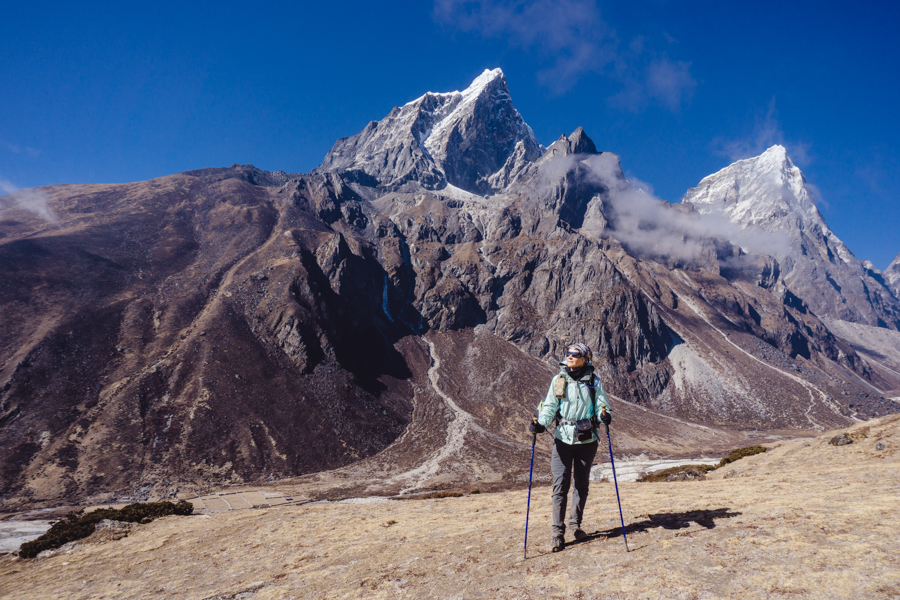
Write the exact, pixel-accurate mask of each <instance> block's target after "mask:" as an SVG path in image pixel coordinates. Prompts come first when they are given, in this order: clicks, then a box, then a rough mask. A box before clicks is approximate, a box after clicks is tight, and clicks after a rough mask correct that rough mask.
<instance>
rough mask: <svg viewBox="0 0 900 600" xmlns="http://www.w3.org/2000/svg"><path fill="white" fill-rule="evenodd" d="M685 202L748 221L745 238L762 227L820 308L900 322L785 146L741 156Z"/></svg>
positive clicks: (762, 242) (791, 284) (773, 250)
mask: <svg viewBox="0 0 900 600" xmlns="http://www.w3.org/2000/svg"><path fill="white" fill-rule="evenodd" d="M682 202H683V203H685V204H690V205H692V206H693V207H694V208H696V210H697V211H698V212H699V213H701V214H713V215H720V216H724V217H725V218H727V219H728V220H729V221H731V222H732V223H735V224H737V225H739V226H740V228H741V229H742V234H741V235H742V239H733V240H732V241H733V242H734V243H738V244H740V245H745V244H747V243H749V242H748V240H750V241H751V242H752V241H753V240H754V232H767V233H769V234H776V236H777V237H759V236H757V237H756V238H755V240H756V242H757V245H759V246H762V247H760V248H757V250H758V251H762V252H764V253H766V254H771V255H775V256H776V257H777V258H778V259H779V260H780V261H781V262H782V263H783V266H784V271H785V282H786V283H787V285H788V288H790V290H791V291H792V293H794V294H796V295H797V296H799V297H801V298H803V299H804V300H805V301H806V302H807V303H808V305H809V307H810V308H811V309H812V310H813V312H815V313H816V314H818V315H821V316H828V317H832V318H836V319H843V320H847V321H854V322H859V323H865V324H868V325H873V326H881V327H890V328H892V329H897V328H898V327H900V313H898V311H897V309H896V303H895V302H894V300H893V298H891V296H892V294H891V292H889V291H888V289H887V288H886V287H885V286H884V285H883V284H882V283H881V282H880V281H879V280H878V279H876V278H874V277H873V276H872V274H871V273H870V272H869V269H867V268H866V266H865V265H864V264H863V263H862V262H861V261H860V260H859V259H857V258H856V257H855V256H854V255H853V253H852V252H851V251H850V249H849V248H847V246H846V245H845V244H844V242H842V241H841V240H840V239H839V238H838V237H837V235H835V234H834V232H833V231H832V230H831V229H830V228H829V227H828V225H827V224H826V223H825V219H824V218H823V217H822V214H821V213H820V212H819V209H818V208H817V207H816V203H815V196H814V192H813V188H811V187H810V185H809V184H808V183H807V181H806V178H805V177H804V176H803V173H801V172H800V169H798V168H797V167H796V166H795V165H794V164H793V162H791V159H790V157H788V155H787V151H786V150H785V148H784V147H783V146H780V145H775V146H772V147H771V148H769V149H768V150H766V151H765V152H763V153H762V154H760V155H759V156H756V157H753V158H747V159H743V160H739V161H737V162H735V163H733V164H731V165H729V166H727V167H725V168H724V169H722V170H721V171H719V172H718V173H714V174H713V175H710V176H708V177H705V178H704V179H703V180H701V181H700V183H699V184H698V185H697V187H694V188H691V189H690V190H688V191H687V193H686V194H685V196H684V198H683V199H682Z"/></svg>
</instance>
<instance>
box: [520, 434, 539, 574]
mask: <svg viewBox="0 0 900 600" xmlns="http://www.w3.org/2000/svg"><path fill="white" fill-rule="evenodd" d="M536 439H537V434H536V433H532V434H531V466H530V467H528V507H527V508H526V509H525V549H524V550H523V551H522V560H524V559H526V558H528V513H529V512H530V511H531V475H532V474H533V473H534V442H535V440H536Z"/></svg>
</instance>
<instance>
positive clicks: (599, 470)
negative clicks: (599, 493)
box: [591, 456, 720, 481]
mask: <svg viewBox="0 0 900 600" xmlns="http://www.w3.org/2000/svg"><path fill="white" fill-rule="evenodd" d="M598 458H599V456H598ZM607 458H608V457H607ZM719 460H720V459H718V458H687V459H678V460H651V459H649V458H645V457H643V456H638V457H637V458H633V459H623V460H617V461H616V480H617V481H637V478H638V477H640V476H641V474H642V473H653V472H654V471H661V470H662V469H668V468H670V467H680V466H681V465H717V464H719ZM602 479H608V480H610V481H612V468H611V467H610V466H609V462H605V463H601V464H597V465H594V467H593V468H592V469H591V481H600V480H602Z"/></svg>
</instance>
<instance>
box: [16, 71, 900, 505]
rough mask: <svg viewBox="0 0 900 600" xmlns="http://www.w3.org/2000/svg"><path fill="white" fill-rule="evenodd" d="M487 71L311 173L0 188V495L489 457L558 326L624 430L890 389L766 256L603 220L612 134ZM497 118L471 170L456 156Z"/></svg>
mask: <svg viewBox="0 0 900 600" xmlns="http://www.w3.org/2000/svg"><path fill="white" fill-rule="evenodd" d="M488 75H489V76H487V77H485V78H484V80H483V81H482V82H481V84H483V87H482V88H478V87H477V86H476V88H475V89H474V91H472V93H470V94H463V95H462V96H461V97H460V98H463V96H464V97H465V101H464V102H463V101H461V100H460V99H455V98H456V96H453V97H452V98H450V99H449V100H448V102H449V104H448V106H451V107H454V108H453V109H452V111H451V113H450V114H449V116H447V117H446V119H449V122H448V123H447V124H446V125H444V126H441V127H444V129H441V127H438V125H435V126H434V127H432V128H431V129H427V130H421V131H420V129H417V127H418V126H419V125H421V122H420V121H419V120H417V119H418V117H419V116H422V115H421V114H419V113H416V112H410V111H427V110H431V109H432V108H434V106H432V104H433V103H432V102H431V101H425V100H423V101H422V102H420V103H412V104H410V105H408V106H407V107H404V108H403V109H402V110H400V111H399V113H397V114H399V115H400V116H401V117H403V118H400V117H398V118H396V119H393V118H392V119H386V120H385V121H382V122H379V123H376V124H374V125H372V126H371V127H369V128H367V129H366V130H364V131H363V132H361V133H360V134H359V135H358V136H356V137H355V138H354V139H353V141H352V143H351V142H348V141H346V140H344V141H342V142H339V143H338V144H336V145H335V148H334V149H333V150H332V152H331V153H330V154H329V157H328V158H327V159H326V161H325V163H324V164H323V167H320V169H318V170H316V171H315V172H313V173H311V174H306V175H290V176H289V175H286V174H284V173H281V172H265V171H261V170H258V169H255V168H253V167H250V166H237V165H235V166H232V167H230V168H227V169H203V170H200V171H192V172H187V173H182V174H178V175H172V176H168V177H163V178H160V179H154V180H151V181H146V182H139V183H131V184H122V185H82V186H54V187H50V188H45V189H43V190H39V192H40V193H42V194H44V195H45V197H46V200H47V205H48V207H49V208H50V210H52V211H53V213H54V215H55V216H56V219H55V220H54V221H46V220H44V219H42V218H40V217H39V216H37V215H35V214H33V213H29V212H27V211H25V210H23V209H11V210H6V211H4V213H3V215H2V219H3V220H2V221H0V235H2V237H0V321H2V322H3V323H4V326H5V333H4V336H3V338H2V341H0V386H2V387H0V458H2V460H0V505H3V506H6V507H8V508H20V507H23V506H38V505H47V504H54V503H59V502H64V501H66V500H71V501H79V502H80V501H82V500H83V499H85V498H93V499H94V500H95V501H97V502H100V501H109V500H119V499H123V498H125V497H128V498H146V497H148V496H149V495H151V494H152V495H154V496H171V495H173V494H176V493H177V492H179V491H180V492H186V491H193V492H199V491H203V490H209V489H215V488H217V487H221V486H224V485H233V484H240V483H250V482H253V483H262V482H267V481H275V480H280V479H284V478H288V477H297V476H303V477H306V478H307V479H314V478H316V477H317V476H316V475H313V474H316V473H338V474H342V477H343V479H344V481H343V483H341V484H340V485H338V486H337V488H335V487H334V481H330V482H329V483H328V486H327V487H328V489H329V490H332V491H333V492H334V493H338V491H339V490H344V491H346V492H348V493H349V492H350V491H351V489H352V490H368V491H367V492H366V493H396V492H399V491H407V492H413V491H422V490H427V489H433V488H440V487H447V486H452V485H465V484H478V485H485V484H488V483H490V484H491V485H494V486H498V487H502V486H504V485H505V486H509V485H514V483H515V482H516V481H518V480H520V479H521V475H522V473H521V469H520V468H511V467H510V466H509V465H510V464H512V463H510V457H512V456H514V455H516V456H517V455H518V453H520V452H521V451H522V448H523V447H524V445H525V444H527V442H528V436H527V434H525V433H524V432H523V423H524V422H526V421H527V418H528V415H529V414H530V413H531V411H532V410H533V408H534V406H535V405H536V404H537V402H538V401H539V400H540V398H541V397H542V396H543V394H544V393H545V391H546V387H547V385H548V383H549V378H550V376H551V375H552V373H553V372H554V371H555V370H556V366H555V365H556V361H557V360H558V358H559V356H560V353H561V351H562V349H563V348H564V347H565V345H566V344H567V343H569V342H571V341H572V340H575V339H580V340H584V341H586V342H588V343H589V344H590V345H591V346H592V347H593V348H594V349H595V357H596V358H595V363H596V365H597V370H598V373H599V374H600V376H601V377H602V379H603V381H604V384H605V386H606V388H607V390H608V391H609V392H610V393H611V394H612V395H613V396H614V401H615V402H616V403H617V406H615V407H614V412H615V414H616V415H617V416H616V419H617V420H616V424H617V426H618V427H621V432H622V449H623V450H625V451H627V452H629V453H633V454H639V453H649V454H666V455H684V454H689V453H692V452H696V451H701V450H708V451H715V450H725V449H727V448H729V447H733V446H735V445H740V444H739V442H742V441H746V440H747V439H756V438H757V437H759V436H760V435H764V434H760V433H758V432H759V431H766V430H782V429H791V430H823V429H825V428H830V427H837V426H843V425H846V424H849V423H851V422H853V421H854V419H865V418H869V417H872V416H877V415H883V414H887V413H889V412H893V411H895V410H897V405H896V403H894V402H891V401H890V400H887V399H885V398H884V390H890V389H895V388H900V378H896V377H895V375H893V374H892V373H893V371H891V370H890V369H879V368H874V367H873V366H872V362H871V356H873V355H872V354H871V353H869V354H867V355H866V356H867V358H866V359H865V360H863V359H862V358H861V357H860V355H859V354H857V352H856V350H855V349H854V347H853V346H852V345H851V344H850V343H848V342H847V341H845V340H843V339H842V338H840V337H838V336H836V335H835V334H834V333H832V331H831V330H829V329H828V327H827V326H826V325H825V324H824V323H823V322H822V321H821V320H820V319H819V318H818V317H817V316H816V315H815V314H813V313H812V312H811V311H810V310H809V309H808V307H807V306H806V305H805V304H804V302H803V300H802V298H798V297H796V296H794V295H793V294H792V293H791V292H790V290H788V289H787V288H786V287H785V285H784V281H783V278H782V277H781V275H780V271H779V268H778V265H777V261H774V260H773V259H771V257H766V256H753V257H748V256H744V255H742V254H741V250H740V248H736V247H735V246H733V245H731V244H729V243H728V242H727V241H725V240H721V239H714V238H709V237H704V236H699V235H698V236H694V237H693V238H688V237H685V239H684V240H683V242H684V243H683V244H682V245H683V246H684V247H685V248H689V249H691V252H690V253H688V254H682V255H679V256H677V257H672V256H660V255H654V254H652V253H648V252H645V251H642V250H641V249H640V248H635V247H633V246H630V245H629V244H627V243H623V242H620V241H618V238H617V237H616V235H619V234H621V233H622V232H623V231H624V229H623V228H624V227H625V226H626V225H627V223H626V221H625V217H624V216H623V215H624V214H625V213H624V210H623V204H622V198H623V196H622V194H625V193H626V192H627V193H630V192H629V190H630V188H629V186H628V183H627V181H625V179H624V177H623V176H622V169H621V167H620V166H619V161H618V158H617V157H616V156H615V155H612V154H610V153H607V152H603V153H598V152H597V149H596V147H595V146H594V144H593V142H592V141H591V140H590V139H589V138H588V136H587V135H586V134H585V133H584V131H583V130H581V129H579V130H576V131H575V132H574V133H573V134H572V135H570V136H562V137H561V138H560V139H559V140H557V141H556V142H554V143H553V144H552V145H551V146H550V147H549V148H546V149H541V148H536V147H534V146H533V144H532V141H533V140H531V137H529V131H530V130H528V129H527V125H524V122H522V121H521V117H519V116H518V113H517V112H515V111H514V110H513V109H512V108H511V104H509V105H508V106H507V105H506V104H505V103H509V102H510V100H509V96H508V89H507V88H506V83H505V80H503V79H502V73H499V71H498V72H489V73H488ZM481 84H480V85H481ZM473 85H474V84H473ZM479 90H481V92H479ZM482 92H483V93H482ZM479 94H480V95H479ZM426 100H427V98H426ZM495 101H498V102H501V104H503V105H504V106H505V108H504V109H503V110H502V111H500V112H499V113H498V114H497V115H493V116H490V114H488V113H485V110H486V109H485V107H486V106H491V103H492V102H495ZM454 103H455V104H454ZM442 106H443V105H442ZM410 107H411V108H410ZM429 107H431V108H429ZM448 110H449V109H448ZM404 111H405V112H404ZM401 113H402V114H401ZM407 113H408V114H407ZM392 114H394V113H392ZM441 114H443V113H441ZM486 114H488V116H485V115H486ZM395 116H396V115H395ZM488 117H490V118H488ZM429 118H437V117H435V116H434V115H432V116H431V117H429ZM417 123H418V124H419V125H417ZM429 123H431V121H429ZM432 124H434V123H432ZM386 127H387V128H391V127H394V128H397V129H396V130H391V131H387V132H386V131H385V128H386ZM404 127H408V128H410V129H409V130H408V131H407V130H406V129H403V128H404ZM446 127H451V129H452V131H449V130H446ZM427 131H440V132H441V136H442V137H441V138H440V140H441V142H440V144H438V146H433V148H437V147H439V148H440V156H441V157H444V158H442V159H441V160H444V159H446V161H447V164H452V165H455V166H454V167H453V169H456V170H453V169H451V171H452V172H451V176H450V177H449V179H447V178H444V179H442V178H441V177H437V178H432V177H428V178H421V181H420V180H418V179H416V177H417V175H416V174H417V173H423V172H425V171H427V172H429V173H433V172H438V174H440V173H441V172H440V169H438V171H433V170H432V167H434V168H435V169H437V168H438V167H437V166H435V165H431V164H430V163H428V162H427V161H428V160H431V159H430V158H429V156H430V155H429V153H428V152H426V151H423V150H422V148H421V147H419V145H418V144H420V143H422V144H424V146H423V147H424V148H426V150H427V148H428V147H429V145H428V143H427V142H428V140H425V141H424V142H423V141H422V140H421V139H420V138H418V137H416V136H417V135H420V134H421V135H424V133H425V132H427ZM491 132H493V133H491ZM501 133H502V134H503V135H502V136H500V137H502V139H503V140H505V142H504V145H503V148H502V150H503V151H502V152H501V153H500V154H499V155H492V157H491V160H490V161H488V163H485V165H488V166H487V167H484V165H482V167H484V168H487V169H488V171H485V170H484V168H481V167H478V165H479V164H480V163H478V161H477V160H475V158H473V156H474V155H473V156H469V157H468V158H467V159H466V161H462V162H459V161H458V160H457V158H458V157H459V156H462V155H461V154H460V153H463V154H465V149H466V148H468V147H473V148H483V147H484V144H485V143H486V140H487V141H489V140H490V139H492V138H491V136H492V135H500V134H501ZM445 134H446V135H445ZM523 136H524V137H523ZM515 140H518V141H516V142H515V144H513V141H515ZM476 142H477V143H476ZM391 144H393V145H391ZM411 144H412V146H411ZM472 144H474V145H472ZM413 146H415V147H413ZM361 149H364V151H365V156H363V157H359V156H355V155H353V154H352V153H353V152H362V151H363V150H361ZM498 151H499V150H498ZM539 151H540V152H539ZM479 152H480V151H479ZM504 153H507V154H504ZM538 154H539V155H538ZM504 156H505V157H506V158H505V159H504V160H501V159H503V157H504ZM390 157H395V158H397V161H399V162H397V168H398V169H399V168H400V166H403V172H402V173H400V172H399V171H397V170H396V169H394V170H392V169H389V168H382V167H384V165H385V164H393V163H385V161H386V160H388V158H390ZM398 157H407V158H409V157H412V158H410V161H411V162H404V161H401V160H400V158H398ZM454 157H456V158H454ZM413 158H414V160H413ZM470 159H471V160H470ZM423 161H425V162H423ZM472 161H475V162H472ZM441 164H444V163H441ZM499 164H502V165H503V167H502V168H501V170H500V171H497V172H496V173H494V175H497V177H494V176H493V175H490V176H489V175H488V172H489V171H490V169H493V168H494V167H495V166H496V165H499ZM373 165H374V166H378V168H377V169H375V168H374V166H373ZM423 165H425V166H423ZM425 167H427V168H425ZM476 167H478V168H476ZM448 168H449V167H448ZM366 169H369V171H367V170H366ZM423 169H424V170H423ZM498 174H499V175H498ZM444 175H446V174H444ZM500 175H502V177H501V176H500ZM501 180H502V182H503V185H501V184H500V183H498V182H500V181H501ZM457 184H458V185H459V186H469V187H470V188H471V189H463V188H461V187H457ZM485 186H487V187H485ZM498 186H499V187H498ZM487 189H489V190H490V191H491V192H496V193H493V194H490V195H484V196H483V195H479V194H478V193H476V192H479V191H482V192H484V190H487ZM30 193H37V192H30ZM484 193H488V192H484ZM627 197H628V198H630V199H634V196H633V195H630V196H627ZM12 204H15V203H12ZM665 210H671V211H674V212H672V214H673V215H674V214H676V213H677V214H681V213H680V212H679V211H682V210H683V209H682V208H679V207H673V208H670V209H665ZM667 214H668V213H667ZM685 235H687V234H685ZM620 237H621V236H620ZM735 261H737V262H735ZM734 264H739V265H740V268H734V267H733V265H734ZM329 477H330V476H325V478H326V479H328V478H329ZM331 493H332V492H329V494H331Z"/></svg>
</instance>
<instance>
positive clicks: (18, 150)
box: [0, 140, 41, 157]
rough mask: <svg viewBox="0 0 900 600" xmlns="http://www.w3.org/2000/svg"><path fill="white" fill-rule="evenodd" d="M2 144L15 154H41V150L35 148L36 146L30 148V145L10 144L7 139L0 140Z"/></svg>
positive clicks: (33, 155) (32, 155)
mask: <svg viewBox="0 0 900 600" xmlns="http://www.w3.org/2000/svg"><path fill="white" fill-rule="evenodd" d="M0 146H2V147H3V148H5V149H6V150H8V151H9V152H12V153H13V154H25V155H28V156H31V157H35V156H39V155H40V153H41V151H40V150H35V149H34V148H29V147H28V146H25V147H22V146H17V145H16V144H10V143H9V142H7V141H4V140H0Z"/></svg>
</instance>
